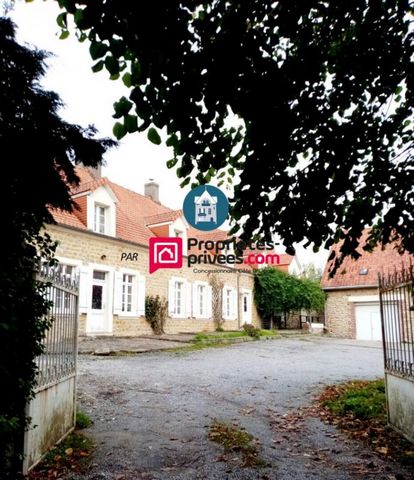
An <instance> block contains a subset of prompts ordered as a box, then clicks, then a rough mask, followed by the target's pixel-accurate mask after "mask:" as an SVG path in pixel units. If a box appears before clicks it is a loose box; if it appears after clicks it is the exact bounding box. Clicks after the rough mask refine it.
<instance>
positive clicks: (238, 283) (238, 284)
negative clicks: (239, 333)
mask: <svg viewBox="0 0 414 480" xmlns="http://www.w3.org/2000/svg"><path fill="white" fill-rule="evenodd" d="M240 300H241V299H240V272H237V325H238V328H240V327H241V325H240Z"/></svg>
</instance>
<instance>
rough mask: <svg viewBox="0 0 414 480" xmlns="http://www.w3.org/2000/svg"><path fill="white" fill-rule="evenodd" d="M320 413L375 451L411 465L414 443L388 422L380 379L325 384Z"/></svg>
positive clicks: (383, 389)
mask: <svg viewBox="0 0 414 480" xmlns="http://www.w3.org/2000/svg"><path fill="white" fill-rule="evenodd" d="M318 401H319V404H320V406H321V407H322V409H321V412H320V414H321V416H322V418H323V419H324V420H326V421H328V422H329V423H331V424H334V425H336V426H337V427H338V428H340V429H341V430H342V431H344V432H345V433H347V434H348V435H349V436H351V437H353V438H355V439H358V440H360V441H361V442H363V443H365V444H367V445H368V446H369V447H370V448H372V449H373V450H374V451H375V452H376V453H377V454H378V455H380V456H383V457H388V458H392V459H393V460H396V461H397V462H399V463H401V464H403V465H410V466H414V444H413V443H410V442H409V441H407V440H406V439H405V438H404V437H403V436H402V435H400V434H399V433H398V432H396V431H395V430H393V429H392V428H391V427H389V426H388V425H387V410H386V398H385V385H384V381H383V380H373V381H352V382H347V383H343V384H340V385H331V386H329V387H327V388H326V389H325V390H324V392H323V393H322V395H321V396H320V398H319V399H318Z"/></svg>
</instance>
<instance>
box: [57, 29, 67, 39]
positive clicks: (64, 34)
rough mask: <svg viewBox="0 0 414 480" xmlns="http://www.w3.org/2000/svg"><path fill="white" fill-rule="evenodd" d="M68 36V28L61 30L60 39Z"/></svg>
mask: <svg viewBox="0 0 414 480" xmlns="http://www.w3.org/2000/svg"><path fill="white" fill-rule="evenodd" d="M68 37H69V30H63V31H62V33H61V34H60V35H59V38H60V40H65V39H66V38H68Z"/></svg>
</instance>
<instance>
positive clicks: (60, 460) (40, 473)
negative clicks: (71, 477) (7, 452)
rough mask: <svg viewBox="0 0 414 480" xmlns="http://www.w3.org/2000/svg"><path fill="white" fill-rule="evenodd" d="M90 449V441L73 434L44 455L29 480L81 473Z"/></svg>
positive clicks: (77, 433) (91, 444)
mask: <svg viewBox="0 0 414 480" xmlns="http://www.w3.org/2000/svg"><path fill="white" fill-rule="evenodd" d="M92 449H93V443H92V440H90V439H89V438H87V437H85V436H84V435H82V434H81V433H79V432H73V433H71V434H70V435H68V436H67V437H66V438H65V439H64V440H63V441H62V442H61V443H59V445H57V446H56V447H55V448H53V449H52V450H50V451H49V452H48V453H47V454H46V455H45V457H44V458H43V460H42V461H41V462H40V463H39V465H37V466H36V467H35V468H34V469H33V470H32V471H31V472H30V474H29V480H40V479H42V480H49V479H56V478H61V477H63V476H64V475H66V474H67V473H68V472H78V473H83V472H84V471H85V470H86V468H87V465H88V458H89V456H90V454H91V452H92Z"/></svg>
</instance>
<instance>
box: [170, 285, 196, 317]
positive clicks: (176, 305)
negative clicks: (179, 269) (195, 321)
mask: <svg viewBox="0 0 414 480" xmlns="http://www.w3.org/2000/svg"><path fill="white" fill-rule="evenodd" d="M168 313H169V315H170V316H171V317H175V318H187V317H191V284H190V283H189V282H187V280H186V279H184V278H177V277H173V278H171V279H170V281H169V284H168Z"/></svg>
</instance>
